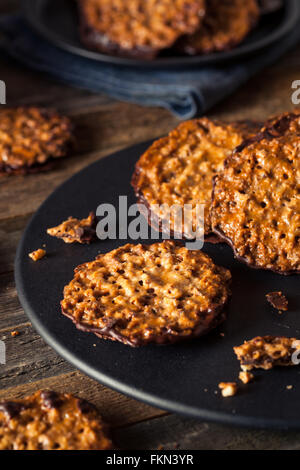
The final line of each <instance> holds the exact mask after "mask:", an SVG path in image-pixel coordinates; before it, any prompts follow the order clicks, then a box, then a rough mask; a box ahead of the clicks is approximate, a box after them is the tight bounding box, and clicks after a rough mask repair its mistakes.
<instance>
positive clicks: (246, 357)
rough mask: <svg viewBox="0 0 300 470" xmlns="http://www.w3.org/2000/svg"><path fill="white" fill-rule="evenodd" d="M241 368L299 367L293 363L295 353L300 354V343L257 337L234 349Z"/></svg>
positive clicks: (292, 340)
mask: <svg viewBox="0 0 300 470" xmlns="http://www.w3.org/2000/svg"><path fill="white" fill-rule="evenodd" d="M233 350H234V352H235V354H236V356H237V358H238V360H239V361H240V363H241V368H242V370H244V371H249V370H252V369H265V370H268V369H272V368H273V367H275V366H293V365H297V363H294V362H293V361H292V356H293V353H295V352H296V354H297V352H298V353H300V341H299V340H297V339H296V338H285V337H283V336H257V337H256V338H253V339H251V340H250V341H245V342H244V344H242V345H241V346H236V347H235V348H233Z"/></svg>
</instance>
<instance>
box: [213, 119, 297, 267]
mask: <svg viewBox="0 0 300 470" xmlns="http://www.w3.org/2000/svg"><path fill="white" fill-rule="evenodd" d="M299 181H300V115H297V114H294V113H291V114H284V115H283V116H282V117H279V118H278V119H276V120H273V121H272V124H271V125H270V123H269V124H268V125H267V126H266V127H265V128H264V129H263V131H262V132H261V133H259V134H258V135H257V136H255V137H253V138H252V139H250V140H248V141H246V142H244V143H243V144H241V146H240V147H238V149H236V151H235V152H234V153H233V154H232V155H231V156H230V157H229V158H228V159H227V160H226V162H225V168H224V170H223V171H222V172H221V173H220V174H219V175H217V176H216V178H215V182H214V191H213V200H212V206H211V220H212V228H213V231H214V232H215V233H216V234H217V235H218V236H219V237H221V238H222V239H223V240H224V241H226V242H227V243H228V244H230V245H231V246H232V248H233V250H234V252H235V255H236V257H237V258H238V259H240V260H241V261H244V262H245V263H247V264H248V265H250V266H252V267H255V268H262V269H270V270H273V271H275V272H278V273H280V274H293V273H299V272H300V201H299V192H300V186H299Z"/></svg>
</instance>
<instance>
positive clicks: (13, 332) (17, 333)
mask: <svg viewBox="0 0 300 470" xmlns="http://www.w3.org/2000/svg"><path fill="white" fill-rule="evenodd" d="M10 334H11V336H12V337H13V338H14V337H15V336H19V334H20V332H19V331H17V330H15V331H12V332H11V333H10Z"/></svg>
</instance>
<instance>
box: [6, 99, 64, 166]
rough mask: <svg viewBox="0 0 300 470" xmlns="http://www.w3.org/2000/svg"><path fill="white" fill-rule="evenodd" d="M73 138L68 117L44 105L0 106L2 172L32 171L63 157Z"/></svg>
mask: <svg viewBox="0 0 300 470" xmlns="http://www.w3.org/2000/svg"><path fill="white" fill-rule="evenodd" d="M72 141H73V126H72V124H71V122H70V120H69V118H67V117H65V116H61V115H59V114H58V113H57V112H56V111H54V110H49V109H44V108H34V107H28V108H21V107H20V108H3V109H1V110H0V173H25V174H26V173H32V172H37V171H43V170H44V169H47V168H48V167H47V165H46V163H47V162H48V161H49V160H52V159H55V158H60V157H64V156H66V155H67V152H68V150H69V148H70V144H71V142H72Z"/></svg>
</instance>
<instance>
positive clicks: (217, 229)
mask: <svg viewBox="0 0 300 470" xmlns="http://www.w3.org/2000/svg"><path fill="white" fill-rule="evenodd" d="M213 231H214V233H215V234H216V236H217V237H218V238H219V239H220V240H221V242H223V243H226V244H227V245H229V246H230V248H231V249H232V251H233V254H234V257H235V258H236V259H237V260H238V261H240V262H241V263H243V264H246V265H247V266H249V268H252V269H263V270H264V271H272V272H273V273H276V274H282V275H283V276H292V275H293V274H300V271H299V270H290V271H281V270H279V269H274V268H271V267H270V268H268V267H266V266H258V265H256V264H254V263H250V262H249V261H248V260H247V259H246V258H245V257H244V256H240V255H239V254H238V252H237V250H236V249H235V247H234V244H233V242H232V240H231V238H229V237H227V236H226V235H225V233H224V232H223V231H222V229H220V227H213Z"/></svg>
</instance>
